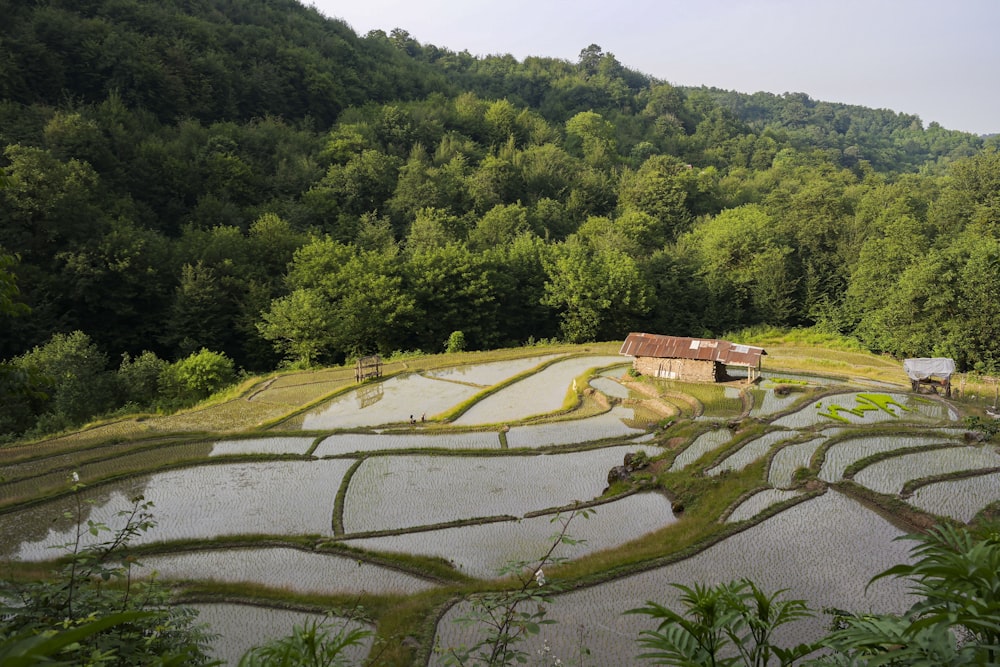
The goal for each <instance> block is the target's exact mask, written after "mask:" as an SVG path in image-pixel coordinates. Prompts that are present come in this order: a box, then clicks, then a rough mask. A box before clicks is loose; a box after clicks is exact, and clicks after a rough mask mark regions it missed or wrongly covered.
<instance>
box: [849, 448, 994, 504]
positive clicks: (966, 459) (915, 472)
mask: <svg viewBox="0 0 1000 667" xmlns="http://www.w3.org/2000/svg"><path fill="white" fill-rule="evenodd" d="M998 467H1000V454H998V453H997V451H996V449H995V448H994V447H992V446H989V445H987V446H980V447H968V446H966V447H946V448H943V449H933V450H930V451H926V452H915V453H913V454H903V455H901V456H894V457H892V458H891V459H886V460H883V461H878V462H876V463H873V464H871V465H870V466H867V467H865V468H863V469H861V470H859V471H858V473H857V474H856V475H854V481H855V482H857V483H858V484H861V485H862V486H865V487H867V488H869V489H871V490H872V491H877V492H879V493H886V494H897V493H899V492H900V491H902V489H903V485H904V484H906V483H907V482H909V481H910V480H913V479H920V478H921V477H932V476H935V475H944V474H946V473H952V472H959V471H963V470H979V469H989V468H998Z"/></svg>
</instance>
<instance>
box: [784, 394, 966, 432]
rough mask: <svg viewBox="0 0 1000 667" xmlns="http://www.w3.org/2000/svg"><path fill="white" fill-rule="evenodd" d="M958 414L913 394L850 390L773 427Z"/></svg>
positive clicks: (919, 419) (926, 418)
mask: <svg viewBox="0 0 1000 667" xmlns="http://www.w3.org/2000/svg"><path fill="white" fill-rule="evenodd" d="M957 418H958V415H957V414H956V413H955V412H954V410H953V409H952V408H950V407H949V406H948V405H947V404H946V403H944V402H942V401H937V400H932V399H929V398H924V397H922V396H914V395H912V394H900V393H881V392H851V393H846V394H834V395H831V396H826V397H824V398H821V399H818V400H816V401H813V402H811V403H809V404H807V405H806V406H805V407H803V408H802V409H801V410H797V411H796V412H793V413H792V414H789V415H785V416H784V417H779V418H778V419H776V420H774V421H773V422H771V423H772V424H773V425H774V426H780V427H782V428H789V429H797V428H808V427H811V426H816V425H825V424H836V423H838V422H840V423H844V424H881V423H885V422H891V421H901V422H914V421H916V422H944V421H954V420H956V419H957Z"/></svg>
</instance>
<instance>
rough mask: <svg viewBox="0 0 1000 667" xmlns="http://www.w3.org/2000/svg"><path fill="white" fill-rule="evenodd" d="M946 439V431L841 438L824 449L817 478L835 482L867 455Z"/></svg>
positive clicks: (940, 441)
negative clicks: (824, 454)
mask: <svg viewBox="0 0 1000 667" xmlns="http://www.w3.org/2000/svg"><path fill="white" fill-rule="evenodd" d="M948 441H949V436H948V434H947V433H945V434H942V435H941V436H928V435H916V434H914V435H881V436H861V437H857V438H850V439H847V440H841V441H840V442H835V443H833V444H832V445H830V447H829V449H827V450H826V456H825V458H824V459H823V465H822V466H821V467H820V469H819V478H820V479H821V480H823V481H824V482H836V481H839V480H840V479H842V478H843V476H844V471H845V470H846V469H847V466H849V465H851V464H852V463H854V462H855V461H860V460H861V459H863V458H866V457H868V456H872V455H874V454H879V453H883V452H891V451H894V450H897V449H907V448H910V447H926V446H929V445H937V444H941V443H946V442H948ZM893 460H896V459H893Z"/></svg>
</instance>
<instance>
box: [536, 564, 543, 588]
mask: <svg viewBox="0 0 1000 667" xmlns="http://www.w3.org/2000/svg"><path fill="white" fill-rule="evenodd" d="M535 583H536V584H538V585H539V586H544V585H545V573H544V572H542V568H538V569H537V570H535Z"/></svg>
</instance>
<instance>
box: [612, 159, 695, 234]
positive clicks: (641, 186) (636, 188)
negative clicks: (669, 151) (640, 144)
mask: <svg viewBox="0 0 1000 667" xmlns="http://www.w3.org/2000/svg"><path fill="white" fill-rule="evenodd" d="M686 169H687V167H686V166H685V165H683V164H681V163H680V162H679V161H678V160H677V159H676V158H671V157H669V156H666V155H655V156H653V157H651V158H649V159H648V160H646V161H645V162H644V163H643V164H642V166H641V167H639V170H638V171H635V172H633V171H630V170H627V171H625V172H624V173H623V174H622V176H621V180H620V181H619V184H618V210H619V211H620V212H621V213H622V214H624V213H625V212H627V211H640V212H642V213H646V214H647V215H650V216H652V217H653V218H654V219H655V220H656V221H657V222H658V224H659V229H658V231H657V234H658V235H659V236H661V237H662V236H665V237H666V238H668V239H674V238H676V237H677V236H678V235H679V234H680V233H681V232H683V231H685V230H686V229H687V227H688V225H689V224H690V221H691V214H690V213H689V212H688V210H687V208H686V206H685V201H686V199H687V190H686V188H685V186H684V183H683V181H682V178H681V172H682V170H686Z"/></svg>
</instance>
